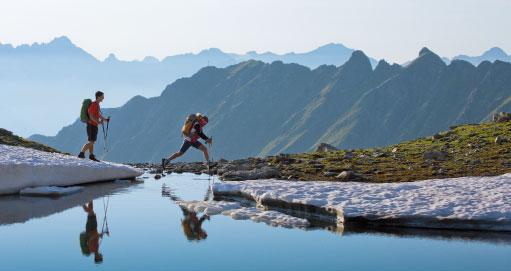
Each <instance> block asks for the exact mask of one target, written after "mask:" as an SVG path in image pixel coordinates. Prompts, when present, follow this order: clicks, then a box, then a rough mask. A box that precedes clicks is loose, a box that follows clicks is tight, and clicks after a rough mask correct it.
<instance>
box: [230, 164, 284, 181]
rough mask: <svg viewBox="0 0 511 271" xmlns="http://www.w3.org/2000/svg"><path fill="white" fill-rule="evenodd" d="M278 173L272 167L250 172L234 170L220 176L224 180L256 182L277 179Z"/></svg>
mask: <svg viewBox="0 0 511 271" xmlns="http://www.w3.org/2000/svg"><path fill="white" fill-rule="evenodd" d="M279 175H280V173H279V170H277V169H276V168H274V167H263V168H260V169H257V168H255V169H252V170H234V171H228V172H226V173H224V174H223V175H222V178H223V179H224V180H258V179H271V178H276V177H279Z"/></svg>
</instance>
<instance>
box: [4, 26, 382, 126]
mask: <svg viewBox="0 0 511 271" xmlns="http://www.w3.org/2000/svg"><path fill="white" fill-rule="evenodd" d="M353 51H354V50H353V49H350V48H347V47H345V46H343V45H342V44H327V45H324V46H321V47H319V48H317V49H315V50H313V51H310V52H306V53H288V54H283V55H278V54H274V53H271V52H267V53H261V54H259V53H256V52H248V53H246V54H232V53H225V52H222V51H221V50H219V49H216V48H211V49H207V50H203V51H201V52H199V53H198V54H181V55H174V56H168V57H166V58H164V59H162V60H161V61H160V60H158V59H156V58H154V57H150V56H148V57H145V58H144V59H143V60H141V61H138V60H134V61H123V60H119V59H118V58H117V57H116V56H115V55H114V54H110V55H109V56H108V57H107V58H106V59H104V60H99V59H96V58H95V57H94V56H92V55H91V54H89V53H88V52H86V51H85V50H83V49H81V48H79V47H77V46H76V45H75V44H73V43H72V42H71V40H69V39H68V38H67V37H65V36H64V37H59V38H56V39H54V40H52V41H51V42H49V43H34V44H32V45H20V46H17V47H14V46H12V45H10V44H0V90H1V92H0V95H2V96H1V98H2V100H3V101H6V100H9V103H4V105H3V106H2V107H0V114H1V115H4V116H5V115H9V116H10V117H9V118H2V119H1V120H0V127H8V128H9V129H11V130H13V131H14V132H15V133H17V134H20V135H23V136H28V135H30V134H33V133H43V134H55V133H56V132H57V131H58V130H59V129H60V128H61V127H62V126H64V125H65V124H67V123H71V122H72V121H74V120H75V118H76V116H75V115H74V114H69V113H70V112H78V110H79V107H80V103H81V101H82V100H83V99H84V98H91V97H93V95H94V92H95V91H96V90H103V91H104V92H105V93H106V99H105V104H106V106H109V107H117V106H120V105H122V104H124V103H125V102H126V101H128V100H129V99H130V98H132V97H133V96H135V95H143V96H145V97H152V96H157V95H159V94H161V89H162V88H163V87H165V86H166V85H167V84H170V83H172V82H174V81H175V80H176V79H179V78H181V77H187V76H191V75H193V74H194V73H196V72H197V71H198V70H200V69H201V68H203V67H205V66H216V67H226V66H229V65H233V64H237V63H239V62H242V61H245V60H248V59H256V60H261V61H265V62H273V61H276V60H280V61H283V62H286V63H299V64H302V65H305V66H308V67H310V68H315V67H317V66H319V65H322V64H331V65H337V66H338V65H342V64H343V63H344V62H346V61H347V60H348V58H349V57H350V55H351V53H352V52H353ZM371 61H373V63H374V64H376V61H375V60H371ZM48 116H51V118H49V117H48ZM49 119H51V121H48V120H49Z"/></svg>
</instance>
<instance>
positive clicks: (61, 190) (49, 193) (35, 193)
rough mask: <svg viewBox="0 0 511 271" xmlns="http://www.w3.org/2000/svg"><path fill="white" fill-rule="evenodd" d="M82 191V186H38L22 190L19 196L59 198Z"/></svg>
mask: <svg viewBox="0 0 511 271" xmlns="http://www.w3.org/2000/svg"><path fill="white" fill-rule="evenodd" d="M82 191H83V187H82V186H71V187H59V186H39V187H29V188H25V189H22V190H21V191H20V195H22V196H28V197H61V196H66V195H71V194H75V193H79V192H82Z"/></svg>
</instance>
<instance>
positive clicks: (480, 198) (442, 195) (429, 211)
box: [213, 174, 511, 231]
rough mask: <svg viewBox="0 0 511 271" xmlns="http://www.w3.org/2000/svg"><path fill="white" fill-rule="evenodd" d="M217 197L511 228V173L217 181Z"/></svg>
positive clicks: (396, 221)
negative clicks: (408, 179)
mask: <svg viewBox="0 0 511 271" xmlns="http://www.w3.org/2000/svg"><path fill="white" fill-rule="evenodd" d="M213 192H214V193H215V195H222V194H227V195H228V194H241V195H244V196H247V197H249V198H252V199H254V200H255V201H258V202H259V201H261V200H277V201H284V202H288V203H295V204H303V205H312V206H316V207H320V208H324V209H328V208H333V209H336V210H338V211H341V212H344V218H345V219H350V218H364V219H367V220H370V221H379V222H382V221H385V220H386V221H389V222H390V221H392V223H393V225H404V226H411V227H428V228H456V229H479V230H497V231H498V230H506V231H510V230H511V174H505V175H501V176H495V177H462V178H449V179H435V180H426V181H417V182H413V183H384V184H372V183H359V182H346V183H339V182H291V181H282V180H250V181H241V182H226V183H216V184H214V186H213Z"/></svg>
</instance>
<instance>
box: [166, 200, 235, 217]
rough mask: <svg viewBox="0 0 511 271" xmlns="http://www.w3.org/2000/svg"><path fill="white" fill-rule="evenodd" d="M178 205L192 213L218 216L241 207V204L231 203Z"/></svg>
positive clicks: (182, 202) (208, 202) (201, 202)
mask: <svg viewBox="0 0 511 271" xmlns="http://www.w3.org/2000/svg"><path fill="white" fill-rule="evenodd" d="M176 203H177V204H178V205H179V206H181V207H183V208H185V209H187V210H188V211H190V212H196V213H205V214H207V215H217V214H220V213H222V212H223V211H225V210H231V209H237V208H240V207H241V205H240V203H239V202H230V201H198V200H192V201H184V200H182V201H176Z"/></svg>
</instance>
